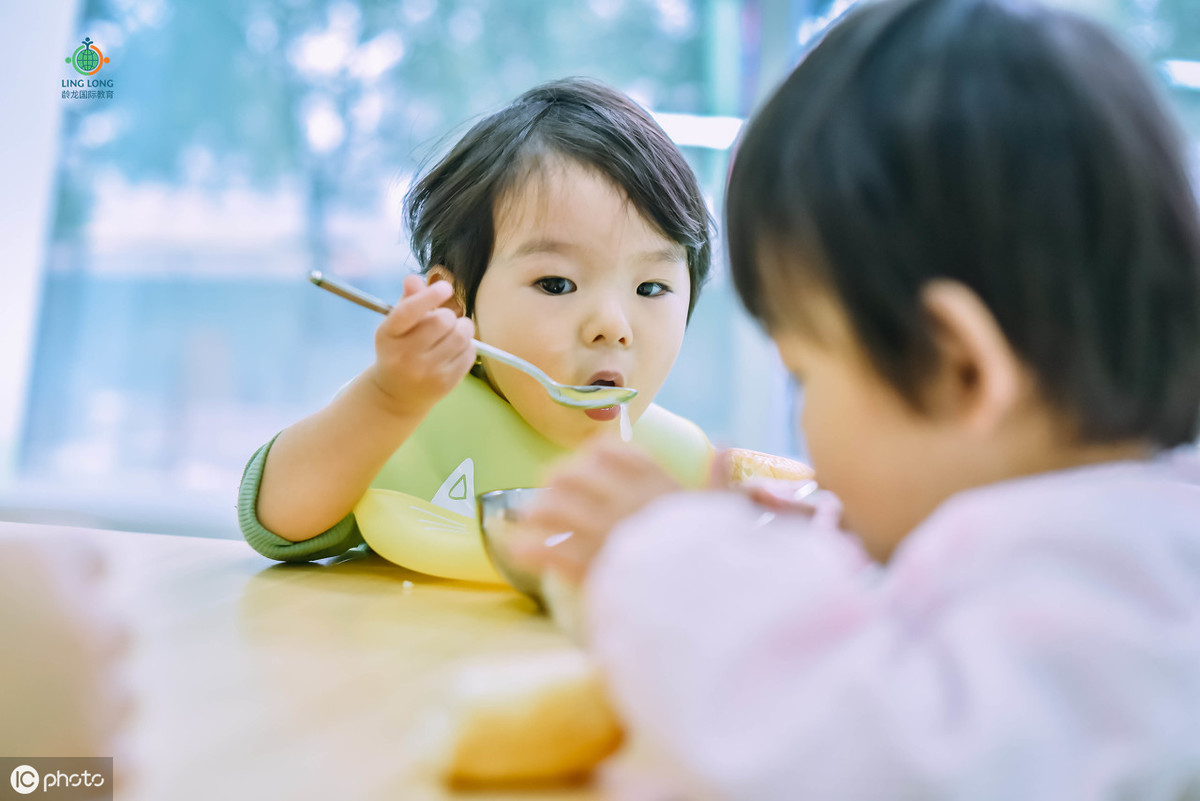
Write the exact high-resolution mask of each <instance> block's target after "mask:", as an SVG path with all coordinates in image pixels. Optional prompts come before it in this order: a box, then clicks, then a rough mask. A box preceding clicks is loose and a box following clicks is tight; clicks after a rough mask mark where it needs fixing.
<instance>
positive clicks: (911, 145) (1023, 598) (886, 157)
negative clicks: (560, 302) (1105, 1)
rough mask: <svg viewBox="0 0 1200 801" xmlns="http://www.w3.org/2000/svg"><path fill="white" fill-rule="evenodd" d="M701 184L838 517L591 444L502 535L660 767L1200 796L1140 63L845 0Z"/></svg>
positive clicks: (874, 789) (1179, 427)
mask: <svg viewBox="0 0 1200 801" xmlns="http://www.w3.org/2000/svg"><path fill="white" fill-rule="evenodd" d="M726 218H727V235H728V239H729V253H730V260H731V266H732V272H733V276H734V280H735V282H736V285H737V288H738V291H739V293H740V295H741V298H742V300H743V302H744V303H745V305H746V307H747V309H748V310H749V311H750V313H751V314H752V315H753V316H754V317H755V318H756V319H758V320H759V321H760V322H761V323H762V324H763V325H764V326H765V327H766V329H767V331H768V332H769V333H770V334H771V336H772V337H773V339H774V340H775V342H776V344H777V345H778V348H779V352H780V354H781V356H782V358H783V360H784V362H785V363H786V365H787V366H788V368H789V369H790V370H791V371H792V372H793V373H794V374H795V376H796V378H797V379H798V380H799V381H800V382H801V383H802V384H803V386H804V410H803V420H802V425H803V428H804V433H805V437H806V439H807V442H808V446H809V451H810V455H811V458H812V462H813V466H814V468H815V470H816V474H817V479H818V481H819V482H820V483H821V485H822V486H823V487H824V488H825V489H827V490H829V491H831V492H832V493H833V494H835V495H836V496H837V497H838V498H839V499H840V501H841V504H842V507H843V515H842V518H841V524H840V526H831V525H825V524H823V523H822V520H821V519H814V518H813V517H812V511H813V510H812V509H811V508H810V507H807V506H805V505H804V504H801V503H791V502H789V501H788V500H787V498H786V497H779V498H776V499H774V500H772V496H770V495H764V494H763V493H759V495H758V496H757V497H747V495H746V494H744V493H731V492H711V493H678V494H667V493H670V492H671V490H673V489H676V488H677V487H676V485H674V484H673V482H672V481H671V479H670V478H669V477H667V476H666V475H665V474H663V472H662V471H661V470H660V469H659V468H657V467H656V466H655V465H654V464H653V463H652V462H651V461H650V460H648V459H647V458H646V457H645V456H644V455H642V454H640V453H638V452H637V451H636V450H633V449H623V448H620V447H618V446H616V445H613V444H611V443H602V444H600V445H598V446H596V447H594V448H592V449H591V450H589V451H588V452H587V453H585V454H584V455H582V456H581V457H579V458H578V459H577V460H576V461H575V462H574V463H573V464H571V465H570V466H568V467H566V468H565V469H563V470H562V471H560V472H559V474H558V475H557V477H556V478H555V479H554V480H553V481H552V483H551V486H552V488H553V489H554V490H555V492H553V493H552V494H551V495H550V496H549V497H548V499H547V500H546V501H545V503H544V504H543V505H542V506H541V507H540V508H539V509H537V510H536V511H535V512H534V513H533V514H532V516H531V521H530V522H531V524H533V525H534V526H535V527H537V528H539V529H541V530H544V531H573V532H574V536H572V537H570V538H568V539H566V540H564V541H562V542H561V543H560V544H557V545H555V546H554V547H545V546H542V545H536V544H531V545H530V546H529V547H528V548H527V549H526V550H525V558H526V560H527V561H529V562H531V563H535V564H542V565H546V566H550V567H553V568H555V569H557V570H559V571H561V572H566V573H570V574H573V575H575V576H577V577H580V578H582V579H583V580H584V590H585V593H586V598H587V610H588V619H589V625H590V636H591V648H592V649H593V651H594V653H595V654H596V656H597V658H598V659H599V660H600V662H601V664H602V666H603V668H604V669H605V671H606V673H607V677H608V682H609V689H610V691H611V693H612V696H613V699H614V702H615V703H616V705H617V706H618V708H619V710H620V712H621V714H622V715H623V717H624V718H625V720H626V722H627V724H628V725H629V727H630V729H631V731H632V732H633V735H634V737H635V739H636V741H637V742H638V743H639V745H640V747H641V748H642V749H644V750H645V751H646V752H647V753H649V754H650V755H651V756H652V759H651V760H650V761H649V762H648V763H647V764H651V765H654V766H656V771H655V775H654V776H653V777H652V778H653V780H654V781H655V782H658V783H659V784H658V785H657V786H658V787H659V790H655V791H654V793H651V796H652V797H672V798H674V797H679V798H704V797H722V798H744V799H754V801H764V800H765V799H800V798H813V799H832V798H837V799H880V798H891V799H900V798H920V799H939V798H969V799H974V800H976V801H979V800H982V799H996V800H997V801H1012V799H1022V801H1029V800H1030V799H1117V798H1121V799H1139V800H1140V801H1148V800H1151V799H1164V800H1165V799H1172V801H1175V800H1176V799H1181V798H1200V462H1198V460H1197V456H1196V449H1195V446H1194V445H1192V444H1190V443H1193V442H1194V441H1195V439H1196V437H1197V433H1198V425H1200V212H1198V211H1197V204H1196V198H1195V195H1194V192H1193V189H1192V187H1191V186H1190V185H1189V180H1188V176H1187V168H1186V164H1185V157H1184V147H1183V143H1182V138H1181V136H1180V134H1179V132H1178V131H1177V129H1176V127H1175V126H1174V124H1173V123H1172V121H1171V119H1170V117H1169V115H1168V113H1167V112H1166V111H1165V110H1164V106H1163V102H1162V100H1161V99H1160V98H1159V97H1158V95H1157V93H1156V92H1155V90H1154V89H1153V86H1152V84H1151V83H1150V81H1149V80H1148V78H1147V77H1146V76H1145V75H1144V74H1143V73H1142V70H1141V69H1140V68H1139V67H1138V66H1137V65H1136V64H1135V62H1134V61H1133V60H1132V59H1131V58H1130V57H1129V56H1128V55H1127V54H1126V53H1124V52H1123V51H1122V49H1121V48H1120V47H1119V46H1118V45H1117V44H1115V43H1114V42H1113V40H1112V38H1111V37H1110V36H1109V35H1108V34H1107V33H1105V32H1104V31H1103V30H1102V29H1101V28H1100V27H1099V26H1098V25H1096V24H1094V23H1092V22H1089V21H1087V20H1085V19H1083V18H1081V17H1078V16H1075V15H1072V14H1069V13H1065V12H1061V11H1056V10H1049V9H1047V8H1044V7H1042V6H1039V5H1036V4H1033V3H1027V2H1009V1H1008V0H893V1H890V2H880V3H874V4H871V5H869V6H867V7H865V8H863V9H861V10H858V11H856V12H854V13H852V14H851V15H849V16H848V17H847V18H846V19H845V20H844V21H843V22H841V23H840V24H838V25H837V26H836V27H834V28H833V29H832V30H831V31H829V32H828V33H827V35H826V36H825V37H824V38H823V40H822V41H821V42H820V44H819V45H817V47H816V48H815V49H814V50H813V51H812V52H811V53H810V54H809V55H808V56H807V57H806V58H805V59H804V60H803V62H802V63H801V64H800V65H799V66H798V67H797V68H796V70H795V71H794V72H793V73H792V74H791V76H790V77H788V79H787V80H786V81H785V82H784V83H783V84H782V86H781V87H780V88H779V89H778V90H777V91H776V92H775V94H774V96H773V97H772V98H771V99H770V100H769V102H768V103H767V104H766V106H765V107H764V108H762V109H761V110H760V111H759V112H758V113H757V114H756V115H755V118H754V119H753V120H752V122H751V124H750V125H749V126H748V129H747V131H746V133H745V135H744V137H743V139H742V141H741V143H740V146H739V148H738V151H737V154H736V156H735V161H734V166H733V169H732V172H731V176H730V184H729V191H728V195H727V211H726ZM664 495H665V497H661V496H664ZM635 512H636V514H634V513H635ZM822 517H825V516H822ZM626 518H627V519H626ZM847 532H850V533H847ZM663 788H665V789H663Z"/></svg>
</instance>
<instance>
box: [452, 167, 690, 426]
mask: <svg viewBox="0 0 1200 801" xmlns="http://www.w3.org/2000/svg"><path fill="white" fill-rule="evenodd" d="M690 293H691V285H690V280H689V277H688V270H687V260H686V253H685V251H684V248H683V246H681V245H679V244H678V243H676V242H673V241H671V240H670V239H668V238H666V237H665V236H663V235H662V234H661V233H659V232H658V231H657V230H656V229H655V228H654V227H653V226H652V225H651V224H650V223H648V222H647V221H646V220H645V219H643V218H642V216H641V215H640V214H639V213H638V211H637V209H636V208H634V206H633V205H632V204H631V203H630V202H629V201H628V200H627V199H626V197H625V196H624V194H623V193H622V192H621V191H620V190H619V189H618V188H617V187H616V186H614V185H613V184H612V183H611V182H610V181H608V180H607V179H605V178H604V177H602V176H600V175H598V174H596V173H594V172H592V171H590V170H588V169H586V168H584V167H582V166H580V165H578V164H575V163H572V162H570V161H551V162H549V163H547V164H546V165H544V166H543V167H542V168H541V169H540V170H539V171H538V172H536V173H535V174H534V175H532V176H530V177H529V178H528V179H526V181H525V184H524V185H523V186H519V187H518V188H517V189H516V191H514V192H513V193H512V195H511V197H510V198H508V199H507V200H506V201H504V202H502V203H501V204H500V207H499V208H498V209H497V212H496V241H495V246H494V248H493V251H492V259H491V262H490V263H489V265H488V269H487V272H485V273H484V275H483V279H482V281H481V282H480V284H479V289H478V292H477V294H476V296H475V315H474V317H475V326H476V331H477V336H478V337H479V339H480V340H481V341H483V342H487V343H488V344H491V345H495V346H496V347H499V348H503V349H504V350H507V351H509V352H510V353H513V354H516V355H517V356H520V357H521V358H523V359H526V360H528V361H530V362H532V363H533V364H535V365H537V366H538V367H540V368H541V369H542V370H544V371H545V372H546V373H547V374H549V375H550V377H551V378H553V379H555V380H556V381H560V382H562V383H566V384H592V383H615V384H616V385H618V386H625V387H633V388H635V389H637V390H638V396H637V398H636V399H635V400H634V401H633V403H631V404H630V405H629V413H630V417H631V418H632V419H634V420H636V419H637V418H638V417H639V416H640V415H641V413H642V412H643V411H645V409H646V407H647V406H648V405H649V404H650V401H651V400H652V399H653V398H654V396H655V394H657V392H658V390H659V388H660V387H661V386H662V384H663V381H664V380H666V377H667V373H669V372H670V370H671V366H672V365H673V364H674V362H675V357H676V356H677V355H678V353H679V348H680V346H681V345H682V343H683V333H684V328H685V326H686V323H687V309H688V299H689V297H690ZM484 365H485V368H486V371H487V376H488V379H489V381H490V382H491V383H492V386H493V387H495V389H496V391H497V392H498V393H500V395H502V396H503V397H504V398H506V399H507V400H508V401H509V403H511V404H512V405H513V408H515V409H516V410H517V412H518V413H519V414H520V415H521V416H522V417H523V418H525V420H526V421H528V422H529V423H530V425H532V426H533V427H534V428H535V429H537V430H538V431H539V432H540V433H541V434H542V435H543V436H545V437H546V438H547V439H549V440H550V441H552V442H555V443H557V444H559V445H562V446H564V447H575V446H577V445H579V444H580V443H581V442H583V441H584V440H585V439H587V438H589V437H591V436H593V435H594V434H596V433H598V432H601V431H604V430H606V429H608V430H614V431H615V430H616V427H617V426H618V421H617V415H616V412H615V410H613V411H611V412H607V413H600V412H590V413H589V412H584V411H581V410H578V409H570V408H567V407H565V406H560V405H559V404H557V403H555V402H553V401H552V400H550V398H549V396H548V395H547V394H546V392H545V390H544V389H542V387H541V386H540V385H539V384H537V383H536V382H535V381H534V380H533V379H532V378H530V377H528V376H527V375H525V374H524V373H521V372H519V371H517V370H514V369H513V368H510V367H507V366H505V365H499V364H492V363H489V362H488V361H487V360H485V361H484Z"/></svg>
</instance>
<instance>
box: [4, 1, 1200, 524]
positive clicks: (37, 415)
mask: <svg viewBox="0 0 1200 801" xmlns="http://www.w3.org/2000/svg"><path fill="white" fill-rule="evenodd" d="M1078 2H1079V3H1083V4H1085V5H1088V6H1095V7H1096V9H1097V10H1098V13H1105V14H1107V15H1108V17H1109V18H1110V19H1111V20H1112V22H1113V23H1114V24H1116V25H1118V26H1120V27H1122V28H1123V29H1125V28H1127V29H1128V30H1129V31H1130V35H1131V36H1132V37H1133V39H1134V40H1135V42H1136V43H1137V44H1138V45H1139V46H1140V47H1141V48H1142V50H1143V52H1145V53H1146V56H1147V58H1148V59H1150V60H1151V61H1152V62H1153V63H1154V64H1155V65H1156V66H1157V67H1158V68H1159V70H1160V74H1161V75H1162V76H1163V81H1164V84H1165V85H1167V86H1168V87H1169V89H1170V92H1171V94H1172V97H1173V99H1174V101H1175V102H1176V103H1177V105H1178V107H1179V110H1180V113H1181V114H1182V115H1183V117H1184V119H1185V120H1186V122H1187V125H1188V126H1189V129H1190V131H1191V133H1192V135H1193V136H1196V135H1197V134H1198V133H1200V15H1196V14H1194V13H1193V14H1187V13H1185V6H1187V5H1188V4H1191V3H1193V2H1194V0H1158V2H1155V0H1138V2H1134V1H1133V0H1126V1H1125V3H1124V4H1123V5H1114V4H1113V3H1111V2H1107V0H1096V2H1092V3H1088V2H1086V0H1078ZM848 5H849V3H847V2H842V1H841V0H839V2H837V3H835V4H834V5H833V7H831V5H830V3H829V2H823V1H820V2H819V1H818V0H746V2H738V1H737V0H333V1H330V0H252V1H251V2H247V1H246V0H211V2H205V3H195V2H187V0H86V1H84V2H79V3H78V4H77V5H73V4H71V3H68V2H63V3H51V4H34V3H24V4H8V6H6V7H5V9H4V10H3V11H0V22H2V23H3V24H4V27H5V29H6V30H20V31H24V32H25V35H24V37H23V41H22V42H20V43H19V44H18V47H19V48H20V49H19V51H18V54H17V55H18V57H19V62H20V63H23V64H26V65H29V67H28V69H27V70H26V71H25V72H24V73H23V77H22V78H21V79H20V81H21V82H22V85H21V86H20V87H19V89H18V90H17V96H16V97H15V102H16V103H17V104H18V106H17V111H18V112H19V116H20V118H22V119H27V120H28V125H23V126H6V128H5V133H4V134H3V136H4V137H5V140H6V143H8V144H9V145H11V146H10V147H6V148H4V149H3V150H6V151H8V154H7V155H4V156H2V157H0V158H4V159H6V161H5V166H6V167H11V168H12V169H11V170H8V171H7V174H10V175H13V176H15V181H16V183H15V184H14V185H15V186H18V187H27V191H25V190H22V191H19V192H14V191H11V190H10V191H8V192H6V193H5V198H4V200H3V201H0V202H2V203H4V204H5V205H4V206H3V208H4V210H5V214H4V215H3V218H4V222H3V223H0V234H3V235H4V236H3V237H0V239H3V244H0V249H3V250H0V257H2V258H3V262H4V264H5V266H4V267H3V268H2V269H3V270H4V271H6V274H5V277H6V279H8V287H9V291H8V292H6V293H5V294H4V296H3V298H2V299H0V319H2V320H3V322H2V323H0V334H3V335H4V337H5V342H6V349H5V352H4V354H3V355H0V516H6V517H9V518H20V517H22V516H23V517H26V518H35V519H60V520H70V521H74V522H82V523H88V524H93V525H99V526H114V527H121V528H131V529H144V530H155V531H167V532H185V533H196V534H208V535H215V536H236V525H235V522H234V512H233V503H234V497H235V493H236V487H237V483H238V479H239V477H240V472H241V469H242V467H243V465H244V463H245V461H246V459H247V458H248V457H249V455H250V453H251V452H252V451H253V450H254V449H255V448H256V447H257V446H258V445H259V444H261V443H262V442H264V441H266V440H267V439H268V438H269V437H270V436H271V435H272V434H274V433H275V432H276V431H278V430H279V429H280V428H282V427H284V426H285V425H287V424H289V423H291V422H293V421H295V420H296V419H298V418H299V417H301V416H303V415H304V414H307V413H309V412H310V411H312V410H315V409H316V408H318V407H320V406H321V405H323V404H324V403H325V402H326V401H327V400H328V399H329V397H330V396H331V395H332V393H333V392H335V391H336V389H337V388H338V387H339V386H341V385H342V384H343V383H344V382H345V381H347V380H348V379H349V378H350V377H351V376H353V375H354V374H355V373H357V372H358V371H359V370H361V369H362V368H363V367H364V366H366V364H368V363H369V361H370V359H371V354H372V349H371V342H372V339H371V334H372V331H373V329H374V326H375V324H376V322H377V320H376V319H375V318H374V317H373V316H372V315H371V314H370V313H368V312H365V311H363V310H361V309H358V308H356V307H353V306H351V305H350V304H346V303H343V302H339V301H336V300H334V299H332V298H331V297H330V296H328V295H326V294H323V293H320V292H317V291H316V290H314V289H313V288H311V287H310V286H309V285H308V284H307V282H306V281H305V280H304V277H305V275H306V273H307V271H308V270H309V269H313V268H316V269H322V270H326V271H328V272H330V273H332V274H335V275H338V276H341V277H343V278H345V279H348V280H350V281H352V282H353V283H355V284H357V285H359V286H361V287H363V288H364V289H366V290H368V291H370V292H372V293H374V294H377V295H379V296H382V297H388V298H390V297H395V296H397V295H398V294H399V291H400V282H401V278H402V277H403V275H404V274H405V273H406V272H407V271H408V270H410V269H411V268H412V267H413V262H412V259H411V257H410V256H409V254H408V253H407V248H406V246H405V243H404V239H403V236H402V232H401V227H400V220H399V216H398V210H399V204H400V199H401V197H402V196H403V193H404V190H405V189H406V188H407V185H408V182H409V180H410V179H411V176H412V175H413V174H414V172H415V171H416V170H418V169H419V167H420V165H421V164H422V163H423V162H424V160H426V159H428V158H430V157H432V156H434V155H436V154H437V153H438V152H439V148H440V147H443V146H446V145H447V144H449V143H450V142H452V141H453V140H454V139H455V138H456V137H457V135H458V134H460V133H461V132H462V131H463V130H465V127H466V125H468V124H469V123H470V122H471V121H472V120H473V119H475V118H476V117H478V116H479V115H480V114H482V113H485V112H487V111H489V110H491V109H494V108H497V107H498V106H500V105H502V104H503V103H504V102H506V101H508V100H510V99H511V98H512V97H514V96H516V95H517V94H519V93H520V92H522V91H524V90H525V89H527V88H529V87H530V86H532V85H534V84H535V83H538V82H540V81H542V80H546V79H550V78H555V77H561V76H564V75H581V74H582V75H591V76H594V77H598V78H601V79H603V80H605V81H607V82H609V83H611V84H613V85H615V86H617V87H618V88H620V89H623V90H625V91H627V92H629V93H630V94H631V95H632V96H634V97H635V98H636V99H637V100H638V101H639V102H641V103H642V104H643V105H645V106H646V107H647V108H649V109H651V110H653V111H654V112H655V113H657V114H659V115H660V119H661V120H662V122H663V124H664V127H666V128H667V129H668V131H669V132H670V133H671V134H672V136H674V137H675V138H676V140H677V141H678V142H679V143H680V144H681V145H682V146H683V147H684V150H685V153H686V154H687V156H688V158H689V160H690V162H691V163H692V165H693V167H694V168H695V169H696V171H697V173H698V174H699V175H700V177H701V180H702V183H703V185H704V188H705V191H706V193H707V195H708V196H709V197H710V198H711V201H712V204H713V208H714V209H719V208H720V205H721V191H722V184H723V181H724V177H725V173H726V169H727V166H728V163H727V162H728V147H729V145H730V143H731V141H732V138H733V136H734V135H735V133H736V129H737V126H738V124H739V121H740V119H742V118H744V117H745V115H746V114H747V113H748V111H749V110H750V109H751V108H752V107H753V105H754V103H755V101H756V100H757V99H758V98H759V97H760V96H761V95H762V94H763V93H764V92H765V91H767V90H769V88H770V86H771V84H772V83H773V82H775V81H776V80H778V79H779V78H780V77H781V76H782V75H783V74H784V73H785V71H786V69H787V68H788V66H789V65H790V64H791V63H792V62H793V60H794V59H795V57H796V56H797V55H798V53H799V52H800V47H801V45H802V43H803V41H804V39H805V38H807V37H808V36H810V35H811V34H812V32H813V31H814V30H816V28H817V27H818V26H819V24H820V22H821V20H823V19H828V18H830V17H832V15H833V14H835V13H837V12H839V11H840V10H843V9H844V7H846V6H848ZM83 37H88V39H89V40H90V41H91V42H92V44H94V45H95V46H96V48H97V49H98V51H102V57H103V58H105V59H107V61H106V62H105V63H103V64H102V65H101V66H100V69H99V71H97V72H95V73H94V75H93V76H82V74H81V73H80V72H79V71H78V70H76V69H72V66H71V65H70V64H67V63H65V57H67V56H70V55H72V54H73V53H74V52H75V50H76V48H79V47H80V46H81V45H80V43H81V41H82V39H83ZM85 49H89V48H88V46H85ZM60 51H61V56H60V55H58V54H59V53H60ZM47 54H52V55H53V57H50V56H48V55H47ZM85 55H86V54H85ZM11 56H12V54H11V53H10V57H11ZM88 58H91V56H88ZM60 59H62V60H60ZM84 66H89V67H90V66H91V65H84ZM48 74H53V75H60V76H61V77H62V79H63V86H62V87H61V89H60V88H59V87H57V86H56V84H57V83H58V82H57V81H55V80H54V79H53V78H46V77H45V76H46V75H48ZM35 75H36V76H38V77H36V78H34V77H31V76H35ZM81 78H83V81H82V83H83V84H87V83H88V81H89V80H95V79H100V80H101V82H100V84H99V86H98V91H99V94H100V96H98V97H97V96H95V95H94V94H93V95H88V94H87V93H88V91H95V90H96V87H88V86H86V85H79V86H76V85H75V84H77V83H79V82H80V79H81ZM15 80H17V79H14V81H15ZM68 81H71V82H72V83H70V84H68V83H67V82H68ZM47 85H50V86H51V87H52V88H53V91H50V92H47V91H46V88H45V87H46V86H47ZM81 90H82V95H83V96H82V97H80V96H79V93H80V91H81ZM72 92H75V93H76V94H74V95H73V94H72ZM108 93H111V96H110V95H109V94H108ZM721 260H722V257H721V255H720V253H718V254H717V257H716V261H717V263H718V266H717V268H716V275H715V277H714V279H713V280H712V282H711V283H710V284H709V286H708V287H707V289H706V291H705V295H704V296H703V297H702V299H701V301H700V304H699V306H698V308H697V312H696V315H695V317H694V319H693V323H692V326H691V329H690V331H689V333H688V337H687V341H686V344H685V346H684V350H683V353H682V354H681V357H680V359H679V362H678V364H677V366H676V369H675V372H674V373H673V374H672V377H671V379H670V380H669V382H668V385H667V386H666V387H665V388H664V390H663V392H662V393H661V395H660V396H659V402H660V403H662V404H663V405H665V406H667V407H668V408H671V409H672V410H674V411H677V412H679V413H681V414H683V415H685V416H687V417H690V418H691V419H693V420H695V421H696V422H697V423H699V424H700V425H701V426H703V427H704V428H705V429H706V430H707V431H708V432H709V433H710V435H711V436H712V437H713V439H714V440H715V441H717V442H720V443H728V444H737V445H741V446H745V447H753V448H761V449H766V450H773V451H777V452H788V451H791V450H792V449H793V448H794V447H795V445H794V439H793V432H792V431H791V428H792V426H791V423H790V418H791V412H790V409H791V406H792V405H793V401H792V398H791V393H790V391H789V389H788V386H787V382H786V379H785V377H784V375H783V372H782V370H781V369H780V367H779V365H778V363H777V359H776V356H775V354H774V351H773V349H772V348H770V347H769V344H768V343H767V342H766V341H765V340H764V338H763V337H762V335H761V334H760V333H759V332H758V331H757V330H756V329H755V328H754V326H753V325H751V324H750V323H749V322H748V321H747V320H746V318H745V316H744V315H743V314H742V313H741V312H740V310H739V309H738V308H737V303H736V300H735V298H734V296H733V293H732V291H731V288H730V286H729V284H728V281H727V280H726V278H725V276H724V269H723V266H720V262H721Z"/></svg>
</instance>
